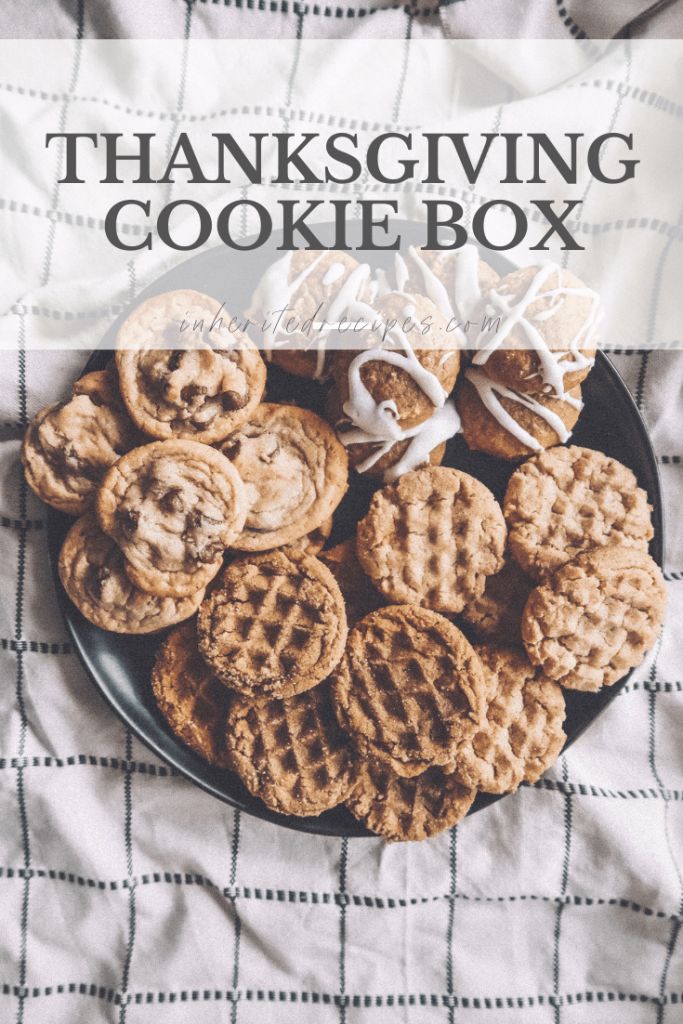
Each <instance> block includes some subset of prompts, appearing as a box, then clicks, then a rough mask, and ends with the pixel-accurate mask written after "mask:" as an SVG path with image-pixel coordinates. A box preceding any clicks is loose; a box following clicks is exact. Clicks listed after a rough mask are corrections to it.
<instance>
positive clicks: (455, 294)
mask: <svg viewBox="0 0 683 1024" xmlns="http://www.w3.org/2000/svg"><path fill="white" fill-rule="evenodd" d="M394 277H395V281H396V288H397V290H398V291H400V292H403V291H405V292H409V293H413V292H417V293H418V294H422V295H427V296H428V297H429V298H430V299H431V300H432V302H433V303H434V305H435V306H437V307H438V308H439V309H440V310H441V312H442V313H444V315H447V316H448V317H449V318H451V317H452V318H453V320H455V321H457V322H458V323H460V324H462V329H464V327H465V325H466V324H467V321H468V320H469V321H472V320H473V318H474V317H475V316H476V315H477V313H478V311H479V307H480V306H481V303H482V299H483V298H484V297H485V296H486V295H487V294H488V292H489V290H490V289H491V288H493V287H494V285H496V284H497V283H498V281H499V280H500V275H499V274H497V273H496V271H495V270H494V269H493V267H491V266H489V264H488V263H487V262H486V261H485V260H483V259H481V256H480V253H479V249H478V248H477V246H476V245H465V246H463V247H462V249H449V250H438V249H416V248H414V247H412V246H411V248H410V250H409V251H408V253H407V254H406V257H405V259H404V258H403V257H402V256H397V257H396V260H395V264H394Z"/></svg>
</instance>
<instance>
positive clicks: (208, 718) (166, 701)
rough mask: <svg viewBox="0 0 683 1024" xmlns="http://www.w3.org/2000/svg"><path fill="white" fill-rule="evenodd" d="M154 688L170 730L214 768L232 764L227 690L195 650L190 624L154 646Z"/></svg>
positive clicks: (229, 700)
mask: <svg viewBox="0 0 683 1024" xmlns="http://www.w3.org/2000/svg"><path fill="white" fill-rule="evenodd" d="M152 691H153V693H154V697H155V699H156V702H157V705H158V707H159V710H160V711H161V713H162V715H163V716H164V718H165V719H166V721H167V722H168V724H169V725H170V727H171V729H172V730H173V732H174V733H175V734H176V735H177V736H179V737H180V739H181V740H182V741H183V743H187V745H188V747H191V748H192V750H194V752H195V753H196V754H199V755H200V757H203V758H204V760H205V761H208V762H209V764H213V765H216V767H218V768H231V767H232V765H231V763H230V757H229V754H228V751H227V749H226V745H225V723H226V718H227V714H228V708H229V707H230V702H231V699H232V698H231V694H230V691H229V690H227V689H226V688H225V686H223V684H222V683H219V682H218V680H217V679H216V678H215V676H214V675H213V674H212V673H211V671H210V670H209V668H208V667H207V665H206V663H205V662H204V660H203V659H202V657H201V656H200V654H199V651H198V650H197V636H196V632H195V626H194V623H191V622H188V623H185V624H184V625H182V626H180V627H179V628H178V629H174V630H173V632H172V633H170V634H169V636H168V637H167V638H166V640H165V641H164V642H163V644H162V645H161V647H160V648H159V650H158V651H157V655H156V659H155V662H154V669H153V670H152Z"/></svg>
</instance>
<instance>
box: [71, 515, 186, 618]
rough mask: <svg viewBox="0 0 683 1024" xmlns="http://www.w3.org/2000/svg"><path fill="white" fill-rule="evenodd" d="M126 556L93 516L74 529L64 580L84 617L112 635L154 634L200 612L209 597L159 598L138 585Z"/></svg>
mask: <svg viewBox="0 0 683 1024" xmlns="http://www.w3.org/2000/svg"><path fill="white" fill-rule="evenodd" d="M124 566H125V562H124V557H123V555H122V554H121V551H120V550H119V548H118V547H117V545H116V544H115V543H114V541H113V540H112V539H111V537H108V536H107V534H106V533H103V532H102V530H100V528H99V525H98V523H97V518H96V517H95V514H94V513H93V512H87V513H86V514H85V515H84V516H82V517H81V518H80V519H78V520H77V521H76V522H75V523H74V525H73V526H72V527H71V529H70V530H69V532H68V533H67V535H66V537H65V538H64V543H63V544H62V550H61V552H60V555H59V578H60V579H61V581H62V586H63V587H64V589H65V590H66V592H67V594H68V596H69V598H70V599H71V600H72V601H73V603H74V604H75V605H76V607H77V608H78V610H79V612H80V613H81V614H82V615H84V616H85V618H86V619H88V621H89V622H92V623H93V625H95V626H99V627H100V629H107V630H109V631H110V632H112V633H154V632H156V631H157V630H159V629H165V628H166V627H167V626H172V625H174V624H175V623H177V622H182V621H183V620H184V619H189V617H190V616H191V615H194V613H195V612H196V611H197V608H198V607H199V603H200V601H201V600H202V598H203V596H204V591H203V590H198V591H197V593H196V594H192V595H191V596H190V597H157V596H156V595H155V594H147V593H145V591H144V590H139V589H138V588H137V587H136V586H134V585H133V584H132V583H131V581H130V579H129V578H128V575H127V574H126V571H125V567H124Z"/></svg>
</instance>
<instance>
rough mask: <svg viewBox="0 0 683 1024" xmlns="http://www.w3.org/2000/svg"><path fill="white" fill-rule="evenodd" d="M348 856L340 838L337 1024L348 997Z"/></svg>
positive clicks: (343, 1016) (341, 1023) (346, 844)
mask: <svg viewBox="0 0 683 1024" xmlns="http://www.w3.org/2000/svg"><path fill="white" fill-rule="evenodd" d="M348 856H349V840H348V837H347V836H343V837H342V841H341V843H340V847H339V890H338V892H337V893H335V896H336V900H335V902H336V903H337V905H338V907H339V995H338V996H337V999H338V1000H339V1001H338V1004H337V1005H338V1006H339V1024H346V1008H347V1006H348V996H347V994H346V908H347V907H348V905H349V896H348V893H347V891H346V873H347V866H348Z"/></svg>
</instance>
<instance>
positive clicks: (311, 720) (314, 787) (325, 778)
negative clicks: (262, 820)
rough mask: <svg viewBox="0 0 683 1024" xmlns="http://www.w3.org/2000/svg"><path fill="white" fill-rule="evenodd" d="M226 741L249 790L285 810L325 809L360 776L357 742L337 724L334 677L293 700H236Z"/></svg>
mask: <svg viewBox="0 0 683 1024" xmlns="http://www.w3.org/2000/svg"><path fill="white" fill-rule="evenodd" d="M226 743H227V747H228V750H229V752H230V758H231V761H232V765H233V767H234V770H235V771H236V772H237V774H238V775H239V776H240V778H241V779H242V782H243V783H244V785H245V786H246V787H247V789H248V790H249V792H250V793H251V794H252V795H253V796H257V797H259V798H260V799H261V800H262V801H263V803H264V804H265V805H266V807H269V808H270V809H271V810H272V811H277V812H278V813H280V814H295V815H302V816H303V815H312V814H322V812H323V811H327V810H329V809H330V808H331V807H336V806H337V805H338V804H340V803H342V801H343V800H345V799H346V797H347V796H348V794H349V793H350V791H351V787H352V785H353V783H354V781H355V772H356V769H355V757H354V751H353V746H352V745H351V744H350V743H349V740H348V737H347V736H346V735H345V734H344V733H343V732H342V730H341V729H340V728H339V725H338V723H337V719H336V717H335V714H334V708H333V706H332V695H331V692H330V685H329V683H328V682H323V683H320V684H319V685H318V686H314V687H313V688H312V689H310V690H306V692H305V693H299V694H296V695H295V696H293V697H289V698H288V699H287V700H267V701H263V702H261V703H257V704H254V703H253V702H249V701H245V700H236V701H235V702H234V703H233V705H232V707H231V709H230V713H229V715H228V721H227V730H226Z"/></svg>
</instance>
